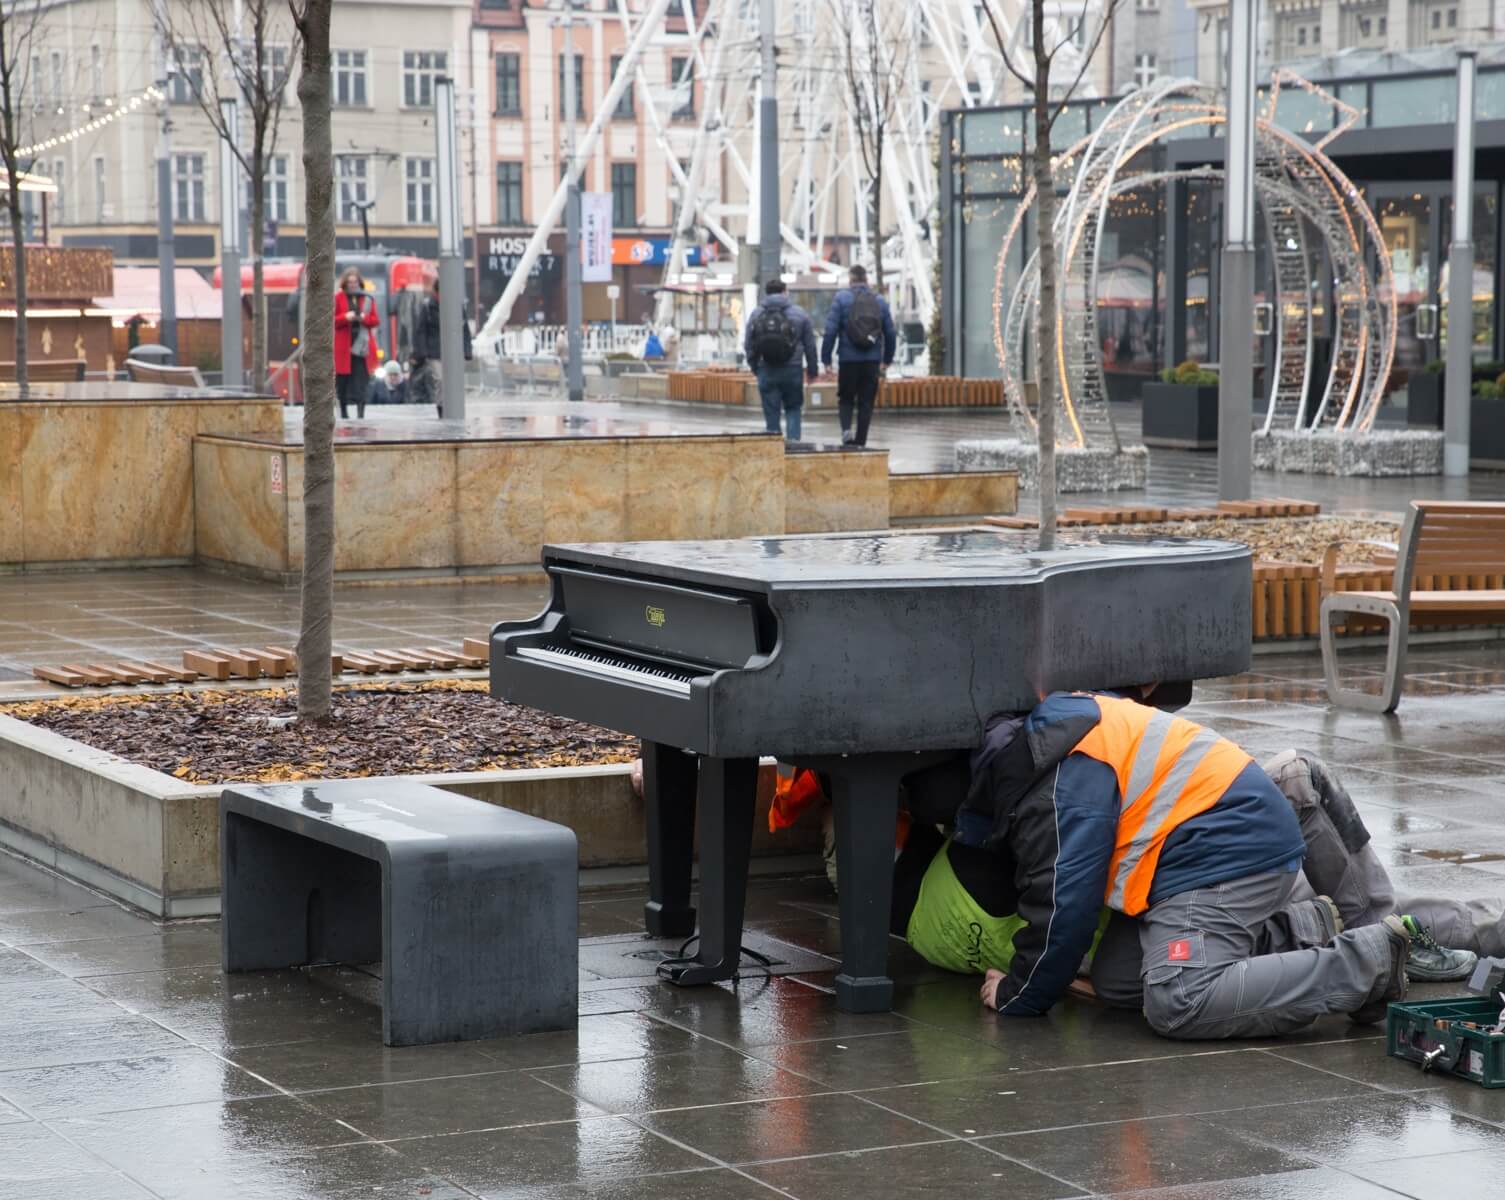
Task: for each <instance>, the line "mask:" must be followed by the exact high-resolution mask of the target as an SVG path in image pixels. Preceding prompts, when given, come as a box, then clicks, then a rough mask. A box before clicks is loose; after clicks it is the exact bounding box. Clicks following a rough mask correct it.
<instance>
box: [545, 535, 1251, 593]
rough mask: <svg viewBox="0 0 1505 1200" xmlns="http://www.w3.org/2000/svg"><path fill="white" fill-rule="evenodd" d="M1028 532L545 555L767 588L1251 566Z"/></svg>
mask: <svg viewBox="0 0 1505 1200" xmlns="http://www.w3.org/2000/svg"><path fill="white" fill-rule="evenodd" d="M1035 536H1036V535H1035V533H1034V531H1032V530H1012V529H1000V530H997V531H993V530H980V529H978V530H960V531H954V532H949V533H907V532H900V533H887V534H884V533H877V534H870V533H864V534H838V535H834V536H808V535H807V536H787V537H767V538H740V539H736V540H726V541H703V542H587V543H579V544H573V545H557V546H545V547H544V550H543V558H544V562H545V565H547V564H548V563H549V562H550V561H551V560H552V561H556V562H557V561H566V562H574V563H581V564H593V565H596V566H601V567H606V568H611V569H615V570H626V571H632V572H635V573H642V574H649V575H656V576H659V577H660V578H666V579H682V580H688V581H694V582H702V583H721V584H734V585H735V584H740V585H742V586H744V587H745V586H747V585H749V584H752V585H755V586H756V585H763V586H765V587H770V588H779V587H796V588H803V587H811V586H822V585H827V584H829V585H835V586H840V585H843V584H853V583H866V584H870V585H878V586H883V585H895V586H897V585H904V584H947V583H969V584H971V583H978V582H987V581H990V580H991V581H996V582H999V583H1008V582H1013V581H1021V580H1026V579H1030V578H1038V577H1039V576H1041V575H1046V574H1050V573H1052V572H1054V571H1059V570H1073V569H1081V568H1089V567H1122V566H1134V565H1150V564H1156V563H1163V564H1165V565H1167V566H1170V565H1174V564H1176V563H1185V562H1199V563H1205V562H1209V561H1220V560H1225V561H1236V560H1238V559H1241V558H1242V559H1248V558H1249V548H1248V547H1247V546H1245V545H1243V544H1242V543H1239V542H1227V541H1214V540H1211V539H1198V538H1172V537H1145V536H1140V537H1135V536H1132V535H1128V534H1119V533H1107V532H1099V531H1083V530H1070V531H1062V532H1061V533H1058V534H1057V535H1056V549H1054V550H1050V551H1041V550H1039V549H1037V548H1036V547H1035V544H1034V543H1035Z"/></svg>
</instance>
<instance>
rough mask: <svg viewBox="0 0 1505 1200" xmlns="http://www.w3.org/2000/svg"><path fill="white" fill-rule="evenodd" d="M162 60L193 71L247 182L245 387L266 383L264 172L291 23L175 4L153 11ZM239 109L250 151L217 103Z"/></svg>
mask: <svg viewBox="0 0 1505 1200" xmlns="http://www.w3.org/2000/svg"><path fill="white" fill-rule="evenodd" d="M157 13H158V21H159V23H160V24H161V26H162V30H161V32H162V36H163V38H164V40H165V41H166V43H167V47H168V51H169V53H171V54H173V55H174V56H175V57H176V58H177V59H178V61H179V63H183V62H184V61H185V60H188V61H193V62H194V63H195V65H196V69H194V70H192V71H188V72H184V78H186V79H187V81H188V83H189V86H190V87H191V88H192V89H193V98H194V100H195V101H196V102H197V103H198V106H199V108H200V109H201V110H202V111H203V113H204V116H205V117H206V118H207V119H208V121H209V124H210V126H211V127H212V128H213V129H214V132H215V133H216V134H217V135H218V136H219V137H220V138H222V139H225V140H227V141H229V143H230V144H231V146H233V147H234V150H235V157H236V158H237V159H238V160H239V161H240V165H241V168H242V169H243V170H244V171H245V173H246V175H247V176H248V177H249V179H250V181H251V197H250V199H251V239H250V240H251V244H250V246H248V247H247V248H246V249H247V251H248V252H249V254H250V256H251V382H252V386H254V387H262V386H264V385H265V383H266V378H267V321H266V285H265V278H264V272H263V265H262V257H261V245H262V230H263V229H265V228H266V177H267V168H268V165H269V164H270V162H271V160H272V155H273V154H274V153H275V152H276V148H277V132H278V127H279V126H280V124H281V120H282V107H283V98H284V96H285V95H286V93H287V85H288V81H289V80H290V79H291V78H292V69H293V61H294V59H295V57H296V56H297V53H298V43H299V40H300V38H301V34H300V32H299V28H298V25H297V21H296V20H295V19H294V20H287V19H284V15H283V12H282V4H281V0H235V3H229V2H227V0H178V3H177V4H176V5H175V6H174V5H171V4H162V5H160V6H159V7H158V10H157ZM229 98H234V99H236V100H239V101H240V103H241V104H242V105H244V107H245V109H246V111H247V115H248V116H249V118H250V125H251V144H250V145H249V146H243V145H241V140H240V138H239V136H238V131H236V130H232V129H230V128H228V127H227V123H226V120H225V115H224V110H223V109H222V108H221V107H220V101H221V100H224V99H229Z"/></svg>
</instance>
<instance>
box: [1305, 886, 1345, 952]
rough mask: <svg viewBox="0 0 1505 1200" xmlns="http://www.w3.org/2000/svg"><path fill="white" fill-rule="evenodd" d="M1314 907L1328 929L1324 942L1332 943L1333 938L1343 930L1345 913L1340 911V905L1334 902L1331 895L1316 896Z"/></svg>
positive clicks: (1313, 902) (1326, 943)
mask: <svg viewBox="0 0 1505 1200" xmlns="http://www.w3.org/2000/svg"><path fill="white" fill-rule="evenodd" d="M1312 907H1313V908H1315V909H1316V910H1317V915H1318V916H1319V917H1320V918H1321V919H1322V925H1323V928H1324V929H1326V931H1327V937H1326V939H1325V940H1324V941H1323V943H1322V944H1323V945H1324V946H1326V945H1330V944H1331V943H1332V940H1333V938H1335V937H1337V936H1338V935H1339V934H1340V933H1342V932H1343V914H1342V913H1340V912H1339V911H1338V906H1337V905H1336V904H1334V903H1333V898H1332V897H1331V896H1316V897H1314V898H1313V899H1312Z"/></svg>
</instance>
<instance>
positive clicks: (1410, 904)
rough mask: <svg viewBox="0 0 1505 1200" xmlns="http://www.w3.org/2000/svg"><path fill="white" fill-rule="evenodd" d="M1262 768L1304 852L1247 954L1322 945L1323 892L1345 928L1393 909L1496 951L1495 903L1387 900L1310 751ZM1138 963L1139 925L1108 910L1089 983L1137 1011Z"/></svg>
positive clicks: (1336, 786)
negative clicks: (1297, 829)
mask: <svg viewBox="0 0 1505 1200" xmlns="http://www.w3.org/2000/svg"><path fill="white" fill-rule="evenodd" d="M1265 771H1266V772H1267V773H1268V774H1269V776H1270V778H1271V779H1273V780H1274V781H1275V783H1276V785H1277V786H1278V787H1279V788H1280V790H1281V792H1282V793H1283V794H1284V795H1285V797H1286V799H1288V800H1289V801H1290V802H1291V807H1292V809H1293V810H1294V811H1295V813H1296V818H1297V820H1298V821H1299V823H1300V825H1301V833H1302V837H1303V839H1304V840H1305V842H1306V851H1307V853H1306V858H1305V859H1304V860H1303V862H1302V874H1301V875H1300V876H1299V877H1296V878H1294V879H1293V880H1292V887H1291V890H1290V893H1289V895H1288V897H1287V899H1286V903H1285V904H1284V905H1283V906H1282V907H1280V908H1277V909H1276V910H1275V911H1273V912H1272V913H1271V914H1270V916H1269V918H1268V919H1267V920H1266V921H1265V922H1264V923H1263V925H1261V926H1260V927H1259V928H1258V929H1257V930H1254V931H1253V935H1254V936H1253V946H1254V953H1256V954H1279V953H1283V952H1286V951H1292V950H1302V949H1309V948H1320V947H1322V946H1324V945H1325V944H1326V943H1327V941H1328V937H1327V931H1326V925H1325V922H1324V921H1323V920H1322V919H1321V916H1320V912H1319V909H1318V907H1317V905H1316V904H1315V903H1314V897H1316V896H1318V895H1324V896H1330V897H1332V899H1333V902H1334V903H1335V904H1336V905H1337V907H1338V911H1339V912H1340V913H1341V914H1342V917H1343V923H1344V926H1345V928H1347V929H1349V930H1354V929H1358V928H1361V927H1364V926H1369V925H1375V924H1377V923H1378V922H1380V921H1381V920H1383V919H1384V918H1385V917H1387V916H1388V915H1389V914H1391V913H1392V912H1397V911H1399V912H1405V913H1409V914H1410V915H1412V916H1414V917H1416V919H1417V920H1419V921H1421V922H1422V924H1424V925H1426V926H1427V927H1428V928H1429V929H1430V930H1431V931H1432V933H1433V935H1434V936H1435V937H1436V938H1437V940H1438V941H1439V942H1441V943H1442V944H1443V945H1444V946H1451V947H1454V948H1457V949H1460V950H1472V951H1474V952H1475V953H1476V954H1484V955H1505V910H1502V907H1501V905H1500V903H1499V902H1498V901H1487V900H1450V899H1447V898H1443V897H1428V896H1401V897H1399V898H1398V899H1397V897H1396V895H1395V891H1394V888H1393V887H1392V885H1391V882H1390V877H1389V875H1388V874H1387V873H1386V871H1385V867H1384V864H1383V863H1381V862H1380V859H1379V856H1378V855H1377V854H1376V853H1375V852H1374V848H1373V846H1372V845H1370V844H1369V841H1368V832H1367V831H1366V830H1365V829H1364V826H1363V822H1362V819H1361V818H1360V817H1359V814H1358V811H1357V809H1356V808H1355V807H1354V804H1353V801H1352V799H1351V798H1350V797H1349V795H1348V793H1347V792H1346V791H1345V790H1344V788H1343V785H1342V784H1341V783H1340V782H1339V781H1338V779H1337V778H1336V777H1335V776H1334V775H1333V773H1332V771H1331V770H1330V769H1329V768H1328V767H1327V766H1326V764H1324V763H1323V762H1322V761H1321V760H1320V759H1318V758H1317V757H1316V756H1315V755H1311V754H1307V753H1304V752H1302V751H1295V750H1288V751H1286V752H1285V753H1283V754H1280V755H1277V756H1276V757H1275V758H1273V759H1271V760H1270V761H1269V762H1267V763H1266V764H1265ZM1148 961H1149V960H1148V959H1147V958H1146V957H1145V949H1144V948H1143V946H1142V945H1141V922H1139V921H1136V920H1134V919H1133V918H1131V917H1126V916H1124V915H1123V914H1121V913H1114V914H1113V916H1112V918H1111V920H1110V921H1109V922H1108V928H1107V929H1106V930H1105V931H1104V934H1103V938H1102V941H1101V942H1100V944H1099V946H1098V949H1097V953H1096V954H1095V955H1094V957H1093V960H1092V972H1091V978H1092V984H1093V988H1094V990H1095V991H1096V992H1097V994H1098V996H1099V998H1100V999H1102V1000H1103V1001H1105V1002H1106V1003H1108V1004H1111V1005H1113V1006H1115V1007H1119V1008H1132V1009H1140V1008H1143V1007H1144V1005H1145V992H1144V987H1143V978H1142V976H1143V972H1144V964H1145V963H1147V962H1148Z"/></svg>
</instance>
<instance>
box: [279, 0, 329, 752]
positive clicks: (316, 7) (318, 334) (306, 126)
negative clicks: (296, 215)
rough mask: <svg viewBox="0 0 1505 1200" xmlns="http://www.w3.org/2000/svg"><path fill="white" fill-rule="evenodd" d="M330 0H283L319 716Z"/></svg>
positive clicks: (301, 713) (301, 674) (311, 669)
mask: <svg viewBox="0 0 1505 1200" xmlns="http://www.w3.org/2000/svg"><path fill="white" fill-rule="evenodd" d="M332 3H333V0H288V6H289V8H291V10H292V14H293V24H294V25H295V26H296V28H297V32H298V36H299V37H300V38H301V40H302V49H303V63H302V71H301V73H300V74H299V76H298V103H299V105H300V106H301V107H302V110H303V179H304V205H305V208H306V212H305V217H304V219H305V223H306V226H307V230H308V233H307V247H306V249H305V250H304V259H303V261H304V267H303V295H304V297H305V300H304V303H305V305H306V311H307V313H308V320H307V321H306V323H305V327H304V337H303V527H304V534H303V580H302V584H303V590H302V612H301V614H300V617H299V628H298V718H299V720H301V721H313V722H320V723H322V722H327V721H328V720H329V719H330V715H331V696H332V693H333V690H334V688H333V677H332V674H331V672H330V652H331V650H332V649H333V628H334V319H333V318H332V317H331V316H330V313H331V311H332V310H331V309H330V307H329V306H330V304H331V303H332V301H331V299H330V298H331V297H332V296H333V295H334V147H333V142H332V140H331V131H330V123H331V122H330V95H331V73H330V52H329V12H330V7H331V5H332Z"/></svg>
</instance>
